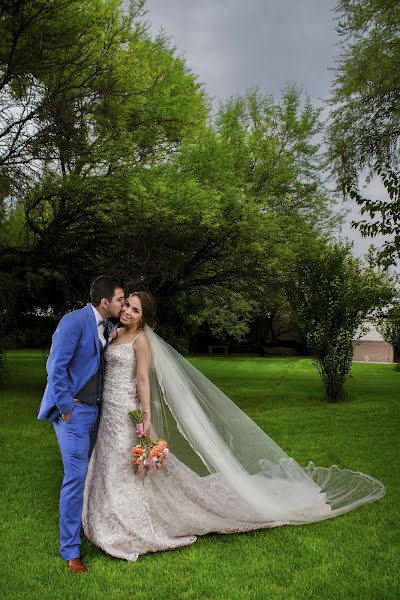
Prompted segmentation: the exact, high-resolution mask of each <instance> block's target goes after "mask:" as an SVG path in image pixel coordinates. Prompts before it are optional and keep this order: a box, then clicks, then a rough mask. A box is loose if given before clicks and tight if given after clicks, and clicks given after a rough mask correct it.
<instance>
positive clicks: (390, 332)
mask: <svg viewBox="0 0 400 600" xmlns="http://www.w3.org/2000/svg"><path fill="white" fill-rule="evenodd" d="M379 330H380V332H381V333H382V335H383V337H384V338H385V340H386V341H387V342H389V344H392V346H393V347H394V349H395V351H396V354H397V356H400V302H399V301H397V302H395V303H394V304H393V305H392V306H391V307H390V309H389V310H388V311H387V313H386V315H385V317H384V318H381V319H380V321H379Z"/></svg>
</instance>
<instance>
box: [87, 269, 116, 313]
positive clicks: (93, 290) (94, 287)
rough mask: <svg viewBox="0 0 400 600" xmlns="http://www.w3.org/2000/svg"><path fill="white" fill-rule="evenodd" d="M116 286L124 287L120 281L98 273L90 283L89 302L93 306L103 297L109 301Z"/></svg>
mask: <svg viewBox="0 0 400 600" xmlns="http://www.w3.org/2000/svg"><path fill="white" fill-rule="evenodd" d="M116 288H122V289H123V288H124V284H123V283H122V281H119V280H118V279H114V278H113V277H108V276H107V275H99V277H96V279H93V281H92V283H91V284H90V302H91V303H92V304H93V306H98V305H99V304H100V302H101V301H102V299H103V298H107V300H108V301H109V302H111V300H112V299H113V296H114V291H115V290H116Z"/></svg>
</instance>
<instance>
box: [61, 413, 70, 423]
mask: <svg viewBox="0 0 400 600" xmlns="http://www.w3.org/2000/svg"><path fill="white" fill-rule="evenodd" d="M71 415H72V410H69V411H68V412H67V413H65V415H62V419H63V421H65V423H68V421H69V420H70V418H71Z"/></svg>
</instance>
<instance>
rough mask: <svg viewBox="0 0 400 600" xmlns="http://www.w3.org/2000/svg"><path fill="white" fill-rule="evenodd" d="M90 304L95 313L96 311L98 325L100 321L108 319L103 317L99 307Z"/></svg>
mask: <svg viewBox="0 0 400 600" xmlns="http://www.w3.org/2000/svg"><path fill="white" fill-rule="evenodd" d="M90 306H91V307H92V309H93V313H94V317H95V319H96V324H97V325H98V324H99V323H100V322H104V321H106V319H103V317H102V316H101V314H100V313H99V311H98V310H97V308H95V307H94V306H93V304H90Z"/></svg>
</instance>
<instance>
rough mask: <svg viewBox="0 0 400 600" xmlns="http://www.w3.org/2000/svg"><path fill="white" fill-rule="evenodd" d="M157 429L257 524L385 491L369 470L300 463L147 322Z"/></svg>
mask: <svg viewBox="0 0 400 600" xmlns="http://www.w3.org/2000/svg"><path fill="white" fill-rule="evenodd" d="M145 332H146V335H147V337H148V340H149V342H150V346H151V350H152V367H151V395H152V413H153V427H154V429H155V431H156V432H157V435H158V436H160V437H161V436H162V437H165V438H166V439H167V440H168V444H169V447H170V449H171V451H172V452H173V454H174V455H175V456H176V457H177V458H178V459H179V460H180V461H181V462H183V463H184V464H185V465H186V466H188V467H189V468H190V469H192V470H193V471H195V472H197V473H198V474H199V475H201V476H207V475H210V474H211V475H213V476H214V477H215V478H216V480H217V481H218V482H219V484H221V485H223V486H224V487H225V488H226V490H227V492H228V493H229V495H230V497H236V498H237V500H238V502H240V503H241V504H243V503H245V505H246V506H247V507H248V511H249V518H252V519H253V520H254V521H255V522H260V523H261V522H265V521H271V522H275V521H276V522H284V523H292V524H301V523H311V522H314V521H320V520H323V519H329V518H332V517H336V516H337V515H340V514H342V513H345V512H348V511H350V510H353V509H354V508H356V507H357V506H361V505H362V504H366V503H368V502H373V501H375V500H378V499H379V498H381V497H382V496H384V495H385V487H384V485H383V484H382V483H381V482H380V481H378V480H377V479H374V478H373V477H371V476H369V475H366V474H364V473H359V472H356V471H350V470H348V469H339V468H338V467H337V466H336V465H333V466H331V467H329V468H325V467H318V466H316V465H314V463H313V462H310V463H309V464H308V465H307V467H305V468H303V467H301V466H300V465H299V464H298V463H297V462H296V461H295V460H294V459H293V458H291V457H290V456H288V455H287V454H286V453H285V452H284V451H283V450H282V449H281V448H280V447H279V446H278V445H277V444H276V443H275V442H274V441H273V440H272V439H271V438H270V437H269V436H268V435H267V434H266V433H265V432H264V431H263V430H262V429H261V428H260V427H258V425H256V424H255V423H254V422H253V421H252V420H251V419H250V418H249V417H248V416H247V415H246V414H245V413H244V412H243V411H242V410H240V408H239V407H238V406H236V404H235V403H234V402H232V400H230V399H229V398H228V397H227V396H226V395H225V394H224V393H223V392H222V391H221V390H220V389H219V388H217V387H216V386H215V385H214V384H213V383H212V382H211V381H209V379H207V378H206V377H205V376H204V375H203V374H202V373H200V371H199V370H198V369H196V368H195V367H194V366H193V365H192V364H191V363H190V362H189V361H187V360H186V359H185V358H184V357H183V356H181V355H180V354H179V353H178V352H176V350H174V348H172V347H171V346H170V345H169V344H167V342H165V341H164V340H163V339H162V338H160V337H159V336H158V335H157V334H156V333H155V332H154V331H153V330H152V329H151V328H150V327H149V326H148V325H146V327H145Z"/></svg>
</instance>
